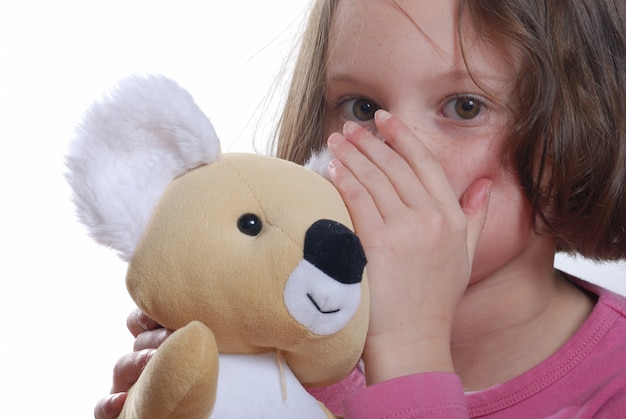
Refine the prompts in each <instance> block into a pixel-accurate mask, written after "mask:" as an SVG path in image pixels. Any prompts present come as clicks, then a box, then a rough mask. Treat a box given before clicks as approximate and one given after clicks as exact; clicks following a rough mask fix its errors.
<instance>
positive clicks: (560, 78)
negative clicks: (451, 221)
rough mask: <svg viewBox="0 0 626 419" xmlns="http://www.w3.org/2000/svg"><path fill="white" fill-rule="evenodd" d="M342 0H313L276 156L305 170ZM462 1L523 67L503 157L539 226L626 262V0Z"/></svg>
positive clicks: (588, 252)
mask: <svg viewBox="0 0 626 419" xmlns="http://www.w3.org/2000/svg"><path fill="white" fill-rule="evenodd" d="M337 1H339V0H318V1H316V2H315V5H314V7H313V9H312V13H311V15H310V18H309V22H308V25H307V27H306V30H305V32H304V37H303V41H302V46H301V50H300V53H299V56H298V59H297V62H296V65H295V68H294V74H293V79H292V82H291V88H290V90H289V93H288V97H287V101H286V106H285V109H284V111H283V114H282V117H281V120H280V123H279V131H278V135H279V137H278V142H277V155H278V157H281V158H285V159H288V160H292V161H295V162H296V163H300V164H302V163H304V162H305V161H306V159H308V157H309V156H310V154H311V152H312V151H313V150H319V149H320V148H322V147H323V145H324V142H325V138H322V133H323V132H324V130H323V123H324V84H325V62H326V55H327V50H328V35H329V31H330V26H331V23H332V18H333V11H334V9H335V6H336V3H337ZM460 4H461V6H460V7H459V19H458V21H459V31H460V33H462V32H463V28H462V25H461V22H466V21H468V19H465V18H467V17H469V22H471V25H472V32H473V33H478V34H480V36H482V37H483V38H484V39H485V41H487V42H489V43H492V44H494V45H498V46H505V47H506V48H508V50H509V51H511V52H512V53H513V54H514V55H515V57H516V59H517V61H518V62H519V63H520V69H519V72H518V73H517V80H516V81H515V83H516V88H517V89H516V92H517V95H516V99H517V103H513V104H510V105H511V109H512V111H513V116H514V117H513V120H514V123H513V125H512V131H511V134H510V138H509V140H508V141H507V143H506V144H505V145H504V147H503V150H502V152H503V159H504V161H505V162H510V163H512V164H513V167H515V168H516V170H517V172H518V177H519V180H520V182H521V184H522V187H523V188H524V189H525V191H526V195H527V197H528V199H529V201H530V203H531V206H532V209H533V212H534V217H533V219H534V220H535V228H536V230H537V231H538V232H539V233H542V234H546V235H549V236H553V237H555V238H556V240H557V245H558V247H559V249H560V250H563V251H567V252H577V253H580V254H581V255H583V256H586V257H589V258H592V259H597V260H617V259H624V258H626V196H625V195H626V185H625V183H626V123H625V120H626V2H625V1H624V0H461V1H460ZM464 14H466V16H464V18H461V16H462V15H464ZM470 70H471V69H470Z"/></svg>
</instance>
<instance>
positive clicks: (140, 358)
mask: <svg viewBox="0 0 626 419" xmlns="http://www.w3.org/2000/svg"><path fill="white" fill-rule="evenodd" d="M155 352H156V350H155V349H144V350H142V351H137V352H132V353H129V354H126V355H124V356H123V357H121V358H120V359H119V360H118V361H117V363H116V364H115V367H114V368H113V386H112V387H111V393H120V392H125V391H128V389H129V388H131V387H132V385H133V384H135V383H136V382H137V380H138V379H139V376H140V375H141V372H142V371H143V369H144V368H145V367H146V365H147V364H148V361H150V359H151V358H152V356H153V355H154V353H155Z"/></svg>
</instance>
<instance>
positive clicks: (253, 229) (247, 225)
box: [237, 213, 263, 236]
mask: <svg viewBox="0 0 626 419" xmlns="http://www.w3.org/2000/svg"><path fill="white" fill-rule="evenodd" d="M237 228H239V231H241V232H242V233H243V234H246V235H248V236H256V235H258V234H259V233H260V232H261V229H262V228H263V223H262V222H261V219H260V218H259V216H258V215H256V214H250V213H248V214H244V215H242V216H241V217H239V220H237Z"/></svg>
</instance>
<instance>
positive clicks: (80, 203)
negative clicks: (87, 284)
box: [66, 76, 220, 261]
mask: <svg viewBox="0 0 626 419" xmlns="http://www.w3.org/2000/svg"><path fill="white" fill-rule="evenodd" d="M219 158H220V144H219V139H218V137H217V135H216V134H215V131H214V129H213V126H212V125H211V122H210V121H209V119H208V118H207V117H206V116H205V115H204V113H203V112H202V111H201V110H200V108H199V107H198V106H197V105H196V103H195V102H194V100H193V98H192V97H191V95H190V94H189V93H188V92H187V91H185V90H184V89H182V88H181V87H180V86H179V85H178V84H176V83H175V82H174V81H172V80H169V79H167V78H165V77H162V76H146V77H144V76H133V77H130V78H127V79H124V80H122V81H121V82H120V83H119V84H118V86H117V88H116V89H114V90H113V91H112V92H111V93H110V94H109V95H108V96H106V97H104V98H103V99H102V100H101V101H99V102H96V103H95V104H94V105H93V106H92V108H91V109H90V110H89V111H88V112H87V113H86V115H85V117H84V120H83V122H82V124H81V125H80V126H79V127H78V129H77V136H76V138H75V139H74V141H73V142H72V143H71V144H70V149H69V153H68V156H67V161H66V163H67V167H68V170H69V172H68V173H67V174H66V178H67V180H68V182H69V183H70V185H71V187H72V189H73V192H74V203H75V204H76V208H77V212H78V217H79V219H80V221H81V222H82V223H83V224H85V225H86V226H87V229H88V231H89V234H90V235H91V236H92V237H93V238H94V239H95V240H96V241H97V242H98V243H100V244H103V245H106V246H109V247H112V248H113V249H115V250H117V251H118V252H119V254H120V257H121V258H122V259H124V260H125V261H129V260H130V258H131V256H132V254H133V252H134V250H135V247H136V246H137V243H138V241H139V239H140V238H141V235H142V234H143V231H144V229H145V226H146V224H147V222H148V220H149V218H150V216H151V214H152V211H153V210H154V208H155V206H156V204H157V203H158V201H159V200H160V198H161V195H162V194H163V192H164V191H165V188H166V187H167V186H168V184H169V183H170V182H171V181H172V180H173V179H174V178H176V177H178V176H180V175H182V174H184V173H186V172H188V171H189V170H191V169H194V168H196V167H198V166H200V165H203V164H207V163H211V162H214V161H216V160H217V159H219Z"/></svg>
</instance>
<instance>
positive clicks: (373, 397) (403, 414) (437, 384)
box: [343, 373, 469, 419]
mask: <svg viewBox="0 0 626 419" xmlns="http://www.w3.org/2000/svg"><path fill="white" fill-rule="evenodd" d="M343 408H344V412H343V413H344V415H345V417H346V418H359V419H361V418H363V419H365V418H423V417H428V418H445V419H453V418H465V419H467V418H468V417H469V414H468V410H467V401H466V399H465V394H464V393H463V386H462V385H461V379H460V378H459V377H458V376H457V375H455V374H451V373H424V374H415V375H409V376H406V377H400V378H396V379H393V380H389V381H385V382H382V383H379V384H376V385H373V386H370V387H367V388H365V389H363V390H361V391H359V392H357V393H355V394H353V395H352V396H349V397H348V398H347V399H345V400H344V403H343Z"/></svg>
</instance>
